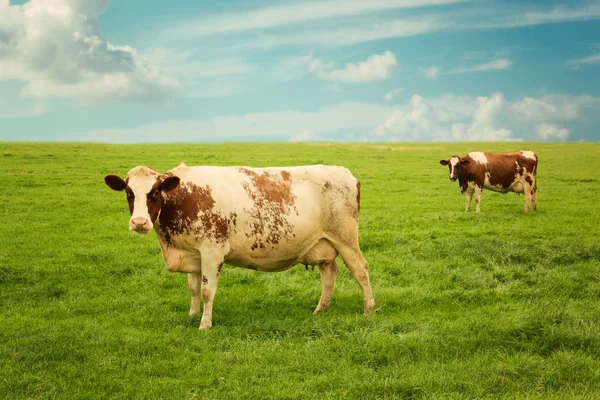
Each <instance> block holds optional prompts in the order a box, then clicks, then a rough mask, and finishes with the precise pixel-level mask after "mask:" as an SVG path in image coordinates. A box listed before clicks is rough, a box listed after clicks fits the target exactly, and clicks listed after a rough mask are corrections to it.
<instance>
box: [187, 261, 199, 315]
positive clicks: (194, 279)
mask: <svg viewBox="0 0 600 400" xmlns="http://www.w3.org/2000/svg"><path fill="white" fill-rule="evenodd" d="M201 284H202V274H200V273H193V272H190V273H189V274H188V288H189V289H190V297H191V299H192V304H191V306H190V316H192V315H196V314H198V313H200V288H201Z"/></svg>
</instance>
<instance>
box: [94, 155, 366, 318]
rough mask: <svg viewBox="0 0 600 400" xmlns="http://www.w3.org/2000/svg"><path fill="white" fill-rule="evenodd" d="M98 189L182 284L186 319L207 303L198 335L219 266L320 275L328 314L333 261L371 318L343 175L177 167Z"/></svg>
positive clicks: (348, 183)
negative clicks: (124, 210) (107, 191)
mask: <svg viewBox="0 0 600 400" xmlns="http://www.w3.org/2000/svg"><path fill="white" fill-rule="evenodd" d="M104 181H105V183H106V184H107V185H108V186H109V187H110V188H111V189H113V190H119V191H125V192H126V193H127V201H128V202H129V212H130V214H131V219H130V220H129V229H130V230H132V231H135V232H137V233H141V234H145V233H148V232H150V231H151V230H152V229H154V230H155V231H156V233H157V236H158V241H159V243H160V245H161V247H162V255H163V258H164V260H165V263H166V267H167V269H168V270H169V271H172V272H184V273H187V274H188V285H189V289H190V293H191V298H192V300H191V308H190V315H193V314H197V313H199V312H200V296H202V301H203V303H204V311H203V314H202V319H201V321H200V328H201V329H202V328H209V327H211V326H212V306H213V299H214V296H215V292H216V289H217V281H218V279H219V275H220V271H221V267H222V266H223V263H227V264H231V265H235V266H240V267H244V268H250V269H254V270H257V271H268V272H275V271H284V270H287V269H289V268H291V267H293V266H294V265H296V264H299V263H301V264H305V265H310V266H318V267H319V271H320V273H321V282H322V287H321V298H320V300H319V304H318V305H317V308H316V309H315V312H319V311H324V310H326V309H327V307H328V306H329V302H330V299H331V295H332V292H333V286H334V284H335V279H336V277H337V274H338V265H337V263H336V257H337V255H338V254H340V255H341V256H342V258H343V260H344V263H345V264H346V266H347V267H348V268H349V269H350V271H351V272H352V275H353V276H354V278H355V279H356V280H357V281H358V284H359V285H360V288H361V291H362V295H363V299H364V312H365V314H370V313H372V312H373V311H374V309H375V301H374V299H373V294H372V291H371V284H370V282H369V271H368V263H367V261H366V260H365V258H364V257H363V254H362V252H361V251H360V248H359V245H358V216H359V209H360V183H359V181H358V180H357V179H356V178H355V177H354V176H352V174H351V173H350V171H348V170H347V169H346V168H343V167H335V166H323V165H314V166H303V167H286V168H248V167H209V166H201V167H188V166H186V165H184V164H181V165H180V166H178V167H177V168H175V169H173V170H171V171H169V172H167V173H165V174H161V173H159V172H157V171H155V170H153V169H152V168H149V167H144V166H139V167H135V168H133V169H132V170H130V171H129V172H128V173H127V177H126V179H125V180H123V179H121V178H120V177H118V176H116V175H107V176H106V177H105V178H104Z"/></svg>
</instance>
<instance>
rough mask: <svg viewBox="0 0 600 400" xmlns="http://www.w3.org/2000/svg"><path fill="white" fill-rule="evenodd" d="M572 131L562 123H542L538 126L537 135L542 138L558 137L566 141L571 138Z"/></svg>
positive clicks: (551, 138)
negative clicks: (561, 124)
mask: <svg viewBox="0 0 600 400" xmlns="http://www.w3.org/2000/svg"><path fill="white" fill-rule="evenodd" d="M570 134H571V131H570V130H568V129H567V128H563V127H562V126H560V125H553V124H546V123H544V124H540V125H538V127H537V135H538V137H539V138H540V139H542V140H553V139H558V140H560V141H563V142H564V141H566V140H567V139H568V138H569V135H570Z"/></svg>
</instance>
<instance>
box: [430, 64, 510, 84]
mask: <svg viewBox="0 0 600 400" xmlns="http://www.w3.org/2000/svg"><path fill="white" fill-rule="evenodd" d="M511 65H512V62H511V61H510V60H507V59H498V60H492V61H489V62H486V63H483V64H476V65H470V66H464V67H459V68H455V69H452V70H450V71H442V70H441V69H440V68H439V67H435V66H432V67H429V68H423V67H419V73H420V74H421V75H423V76H425V77H426V78H427V79H430V80H435V79H437V78H438V77H439V76H440V75H458V74H467V73H473V72H485V71H495V70H501V69H507V68H509V67H510V66H511Z"/></svg>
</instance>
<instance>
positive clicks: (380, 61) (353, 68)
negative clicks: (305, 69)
mask: <svg viewBox="0 0 600 400" xmlns="http://www.w3.org/2000/svg"><path fill="white" fill-rule="evenodd" d="M397 66H398V62H397V61H396V56H394V53H392V52H391V51H386V52H384V53H382V54H373V55H371V56H369V57H368V58H367V59H366V60H365V61H360V62H358V63H356V64H353V63H348V64H346V66H345V67H344V68H343V69H332V66H331V65H330V64H325V63H324V62H323V61H321V60H319V59H315V60H312V61H311V62H310V64H309V71H311V72H314V73H315V74H316V75H317V76H318V77H319V78H321V79H329V80H333V81H338V82H372V81H377V80H382V79H387V78H389V77H391V76H392V74H393V73H394V70H395V69H396V67H397Z"/></svg>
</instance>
